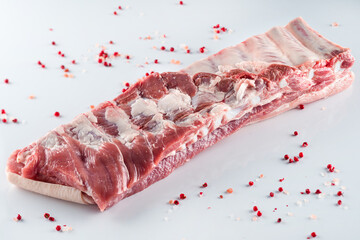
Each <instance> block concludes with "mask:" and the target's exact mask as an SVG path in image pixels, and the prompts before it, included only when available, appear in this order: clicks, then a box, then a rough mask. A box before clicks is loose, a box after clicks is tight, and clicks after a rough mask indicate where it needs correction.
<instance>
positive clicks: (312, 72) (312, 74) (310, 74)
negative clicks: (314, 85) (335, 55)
mask: <svg viewBox="0 0 360 240" xmlns="http://www.w3.org/2000/svg"><path fill="white" fill-rule="evenodd" d="M313 77H314V69H310V71H309V76H308V78H309V79H310V80H312V79H313Z"/></svg>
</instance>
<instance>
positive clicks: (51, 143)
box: [41, 132, 61, 150]
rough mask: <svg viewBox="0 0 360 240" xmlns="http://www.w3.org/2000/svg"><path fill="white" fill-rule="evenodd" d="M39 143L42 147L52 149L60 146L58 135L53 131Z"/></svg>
mask: <svg viewBox="0 0 360 240" xmlns="http://www.w3.org/2000/svg"><path fill="white" fill-rule="evenodd" d="M41 145H42V146H43V147H44V148H49V149H52V150H55V149H58V148H60V147H61V145H60V143H59V140H58V135H57V134H56V133H54V132H50V133H48V134H47V135H46V136H45V137H44V139H43V140H42V141H41Z"/></svg>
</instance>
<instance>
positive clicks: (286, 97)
mask: <svg viewBox="0 0 360 240" xmlns="http://www.w3.org/2000/svg"><path fill="white" fill-rule="evenodd" d="M353 63H354V58H353V57H352V56H351V54H350V50H349V49H347V48H343V47H341V46H339V45H336V44H334V43H332V42H330V41H329V40H327V39H325V38H324V37H322V36H321V35H319V34H318V33H317V32H315V31H314V30H313V29H311V28H310V27H309V26H308V25H307V24H306V23H305V22H304V20H303V19H301V18H297V19H295V20H293V21H291V22H290V23H289V24H288V25H287V26H285V27H275V28H272V29H271V30H269V31H268V32H266V33H265V34H262V35H258V36H254V37H251V38H249V39H247V40H246V41H244V42H242V43H240V44H238V45H236V46H233V47H229V48H226V49H223V50H222V51H220V52H218V53H216V54H214V55H212V56H210V57H208V58H206V59H203V60H200V61H198V62H195V63H194V64H192V65H190V66H189V67H187V68H185V69H183V70H181V71H179V72H165V73H154V74H151V75H150V76H148V77H146V78H144V79H142V80H140V81H138V82H136V83H135V84H134V85H132V86H131V87H130V88H129V89H128V90H127V91H126V92H125V93H123V94H121V95H120V96H118V97H116V98H115V99H114V100H113V101H110V102H105V103H102V104H100V105H99V106H97V107H96V108H95V109H93V110H92V111H91V112H87V113H84V114H81V115H79V116H77V117H76V118H75V119H74V120H73V121H72V122H71V123H68V124H65V125H62V126H59V127H58V128H56V129H54V130H52V131H50V132H49V133H48V134H47V135H45V136H44V137H42V138H40V139H39V140H37V141H36V142H34V143H32V144H31V145H29V146H27V147H25V148H23V149H21V150H16V151H15V152H14V153H13V154H12V155H11V156H10V158H9V160H8V166H7V171H8V172H10V173H15V174H18V175H19V176H21V177H22V178H26V179H32V180H36V181H41V182H47V183H53V184H60V185H64V186H69V187H73V188H75V189H78V190H79V191H81V192H83V193H84V194H86V196H88V197H89V198H91V199H92V200H93V201H94V202H95V203H96V204H97V205H98V207H99V208H100V210H101V211H103V210H105V209H106V208H108V207H110V206H112V205H114V204H115V203H117V202H118V201H120V200H121V199H123V198H125V197H128V196H130V195H132V194H134V193H136V192H139V191H141V190H143V189H145V188H146V187H148V186H150V185H151V184H153V183H154V182H156V181H158V180H160V179H162V178H164V177H166V176H167V175H169V174H170V173H171V172H172V171H173V170H174V169H175V168H177V167H179V166H181V165H182V164H184V163H185V162H186V161H188V160H189V159H191V158H192V157H194V156H195V155H196V154H197V153H199V152H201V151H202V150H204V149H206V148H207V147H209V146H211V145H213V144H214V143H216V142H217V141H219V140H221V139H223V138H224V137H226V136H228V135H230V134H231V133H233V132H235V131H236V130H237V129H239V128H241V127H243V126H245V125H248V124H251V123H254V122H257V121H260V120H263V119H266V118H269V117H272V116H275V115H278V114H280V113H282V112H284V111H287V110H289V109H292V108H295V107H297V106H298V105H299V104H305V103H309V102H313V101H316V100H318V99H321V98H325V97H328V96H330V95H332V94H335V93H338V92H340V91H342V90H344V89H346V88H347V87H349V86H350V85H351V83H352V81H353V78H354V76H353V73H352V72H351V70H350V68H351V66H352V65H353Z"/></svg>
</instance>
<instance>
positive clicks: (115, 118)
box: [105, 107, 139, 143]
mask: <svg viewBox="0 0 360 240" xmlns="http://www.w3.org/2000/svg"><path fill="white" fill-rule="evenodd" d="M105 119H106V120H107V121H109V122H111V123H114V124H115V125H116V126H117V128H118V131H119V137H118V139H119V140H120V141H121V142H122V143H129V142H132V140H134V138H135V137H136V136H137V135H139V132H138V131H137V130H136V129H134V128H133V126H132V124H131V122H130V119H129V116H128V115H127V114H126V113H125V112H124V111H123V110H122V109H120V108H116V109H115V108H111V107H109V108H107V109H106V111H105Z"/></svg>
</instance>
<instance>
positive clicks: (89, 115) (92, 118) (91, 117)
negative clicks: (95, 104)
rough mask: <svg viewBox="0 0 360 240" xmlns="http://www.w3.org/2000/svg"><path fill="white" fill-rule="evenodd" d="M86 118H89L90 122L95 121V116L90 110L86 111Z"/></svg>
mask: <svg viewBox="0 0 360 240" xmlns="http://www.w3.org/2000/svg"><path fill="white" fill-rule="evenodd" d="M86 115H87V117H88V119H89V120H90V122H92V123H97V118H96V117H95V115H94V114H93V113H92V112H88V113H86Z"/></svg>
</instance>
